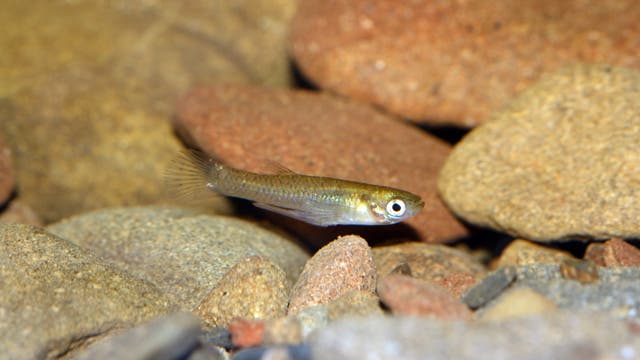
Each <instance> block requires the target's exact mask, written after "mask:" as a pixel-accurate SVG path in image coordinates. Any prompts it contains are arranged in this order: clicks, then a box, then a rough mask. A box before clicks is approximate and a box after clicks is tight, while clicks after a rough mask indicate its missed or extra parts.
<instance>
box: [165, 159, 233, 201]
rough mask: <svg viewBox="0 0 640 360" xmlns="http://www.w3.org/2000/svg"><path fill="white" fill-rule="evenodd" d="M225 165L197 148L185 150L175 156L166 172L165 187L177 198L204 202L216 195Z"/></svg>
mask: <svg viewBox="0 0 640 360" xmlns="http://www.w3.org/2000/svg"><path fill="white" fill-rule="evenodd" d="M222 170H223V165H222V164H220V163H219V162H218V161H216V160H214V159H212V158H210V157H209V156H208V155H207V154H205V153H203V152H201V151H197V150H185V151H182V152H180V154H179V155H178V156H176V158H174V159H173V160H172V161H171V163H170V164H169V167H168V168H167V171H166V172H165V176H164V179H165V187H166V189H167V190H168V191H169V194H170V195H171V196H172V197H173V198H176V199H177V200H181V201H187V202H190V203H195V202H202V201H206V200H209V199H210V198H211V197H212V196H215V195H216V193H214V192H213V191H211V190H215V189H216V187H217V182H218V179H219V175H220V173H221V171H222Z"/></svg>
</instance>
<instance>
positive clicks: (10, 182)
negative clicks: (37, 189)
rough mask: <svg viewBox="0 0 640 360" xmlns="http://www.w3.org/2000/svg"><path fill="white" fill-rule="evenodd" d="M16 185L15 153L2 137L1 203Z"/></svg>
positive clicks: (0, 153)
mask: <svg viewBox="0 0 640 360" xmlns="http://www.w3.org/2000/svg"><path fill="white" fill-rule="evenodd" d="M14 185H15V170H14V169H13V155H12V151H11V149H9V148H8V147H7V146H6V145H5V144H4V141H3V140H2V137H0V204H4V203H5V201H7V199H8V198H9V195H11V192H12V191H13V186H14Z"/></svg>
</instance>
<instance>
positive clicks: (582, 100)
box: [438, 65, 640, 241]
mask: <svg viewBox="0 0 640 360" xmlns="http://www.w3.org/2000/svg"><path fill="white" fill-rule="evenodd" d="M639 143H640V72H638V71H634V70H628V69H623V68H612V67H609V66H589V65H577V66H573V67H569V68H565V69H563V70H561V71H559V72H557V73H555V74H553V75H551V76H548V77H545V78H544V79H542V80H540V82H539V83H537V84H536V85H535V86H533V87H531V88H530V89H529V90H527V91H526V92H524V93H523V94H522V95H521V96H520V97H518V99H516V100H515V101H513V102H512V103H511V104H509V106H507V107H505V108H504V109H502V110H501V111H500V112H498V113H496V114H495V115H494V116H493V118H492V120H491V121H489V122H488V123H486V124H484V125H483V126H480V127H478V128H477V129H475V130H473V131H472V132H471V133H470V134H469V135H467V137H465V138H464V139H463V140H462V141H461V142H460V143H458V144H457V145H456V147H455V148H454V150H453V152H452V153H451V156H450V157H449V158H448V159H447V162H446V164H445V166H444V167H443V168H442V171H441V173H440V178H439V181H438V189H439V191H440V194H441V195H442V197H443V199H444V201H445V202H446V203H447V204H448V205H449V207H450V208H451V209H452V210H453V211H454V212H455V213H456V214H458V215H459V216H460V217H462V218H464V219H465V220H467V221H469V222H472V223H475V224H478V225H481V226H488V227H491V228H494V229H496V230H500V231H504V232H507V233H509V234H512V235H514V236H519V237H523V238H526V239H533V240H539V241H549V240H562V239H566V238H572V237H579V238H600V239H603V238H611V237H623V238H624V237H639V236H640V222H639V221H637V219H638V218H640V212H639V210H640V208H639V207H637V206H636V205H635V204H636V203H637V200H638V199H640V187H639V186H637V185H638V184H639V183H640V167H639V166H638V164H640V152H639V151H638V144H639Z"/></svg>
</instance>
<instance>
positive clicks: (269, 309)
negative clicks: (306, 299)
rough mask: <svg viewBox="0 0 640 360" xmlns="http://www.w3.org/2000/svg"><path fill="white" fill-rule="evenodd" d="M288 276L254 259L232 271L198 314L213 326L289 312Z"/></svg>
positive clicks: (278, 269)
mask: <svg viewBox="0 0 640 360" xmlns="http://www.w3.org/2000/svg"><path fill="white" fill-rule="evenodd" d="M290 286H291V285H290V284H289V282H288V280H287V274H286V273H285V272H284V271H283V270H282V269H281V268H280V267H279V266H278V265H276V264H274V263H272V262H271V261H269V260H267V259H264V258H261V257H257V256H251V257H248V258H246V259H243V260H241V261H239V262H238V263H237V264H236V265H234V266H233V267H232V268H231V270H229V271H228V272H227V273H226V274H225V275H224V276H223V277H222V279H221V280H220V281H219V282H218V283H217V284H216V286H215V287H214V288H213V289H212V290H211V291H210V292H209V294H208V295H207V296H206V297H205V298H204V300H202V302H201V303H200V304H199V305H198V307H197V308H196V310H195V312H196V314H197V315H198V316H199V317H200V318H201V319H202V320H203V321H204V322H205V323H206V324H207V325H208V326H211V327H228V326H229V324H230V323H231V320H233V319H235V318H242V319H246V320H267V319H274V318H278V317H282V316H284V315H286V313H287V302H288V300H289V290H290Z"/></svg>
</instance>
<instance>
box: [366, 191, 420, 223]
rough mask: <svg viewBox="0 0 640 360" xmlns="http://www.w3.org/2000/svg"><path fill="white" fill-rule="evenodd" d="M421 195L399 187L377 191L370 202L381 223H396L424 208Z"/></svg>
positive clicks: (372, 211) (372, 210) (377, 219)
mask: <svg viewBox="0 0 640 360" xmlns="http://www.w3.org/2000/svg"><path fill="white" fill-rule="evenodd" d="M423 207H424V201H422V199H421V198H420V196H418V195H415V194H412V193H410V192H408V191H403V190H398V189H384V190H382V191H379V192H377V194H376V195H375V196H373V198H372V199H371V202H370V211H371V214H372V215H373V216H374V218H375V219H376V222H377V223H379V224H395V223H398V222H400V221H403V220H407V219H409V218H411V217H413V216H415V215H416V214H418V213H419V212H420V210H422V208H423Z"/></svg>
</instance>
